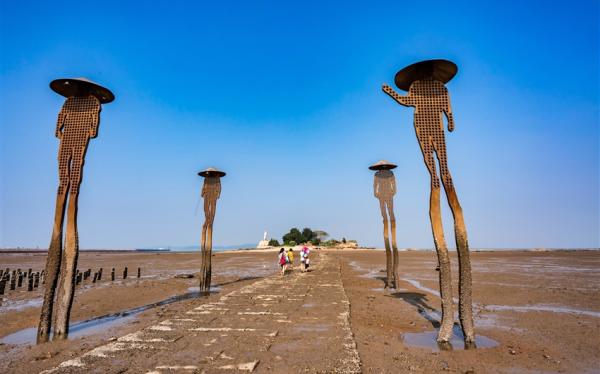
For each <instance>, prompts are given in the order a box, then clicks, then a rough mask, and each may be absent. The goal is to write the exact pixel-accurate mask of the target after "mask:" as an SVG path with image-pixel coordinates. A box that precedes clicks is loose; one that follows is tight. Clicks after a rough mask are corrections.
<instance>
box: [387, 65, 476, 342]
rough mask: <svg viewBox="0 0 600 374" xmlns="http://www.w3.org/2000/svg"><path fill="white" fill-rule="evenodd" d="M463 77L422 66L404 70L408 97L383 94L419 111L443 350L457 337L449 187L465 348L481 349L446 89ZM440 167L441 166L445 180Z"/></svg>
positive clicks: (402, 83) (450, 69)
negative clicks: (446, 213) (447, 220)
mask: <svg viewBox="0 0 600 374" xmlns="http://www.w3.org/2000/svg"><path fill="white" fill-rule="evenodd" d="M457 71H458V67H457V66H456V64H454V63H453V62H451V61H448V60H428V61H421V62H417V63H415V64H412V65H410V66H407V67H405V68H404V69H402V70H400V71H399V72H398V73H397V74H396V76H395V78H394V81H395V83H396V86H398V88H400V89H402V90H405V91H408V95H406V96H402V95H399V94H398V93H396V91H394V90H393V89H392V88H391V87H390V86H388V85H383V87H382V89H383V91H384V92H385V93H386V94H388V95H389V96H390V97H391V98H392V99H394V100H395V101H396V102H398V103H399V104H400V105H403V106H407V107H414V108H415V111H414V127H415V130H416V135H417V140H418V141H419V144H420V146H421V152H422V153H423V159H424V161H425V165H426V166H427V169H428V171H429V175H430V200H429V218H430V221H431V228H432V232H433V241H434V244H435V248H436V251H437V255H438V264H439V267H440V274H439V282H440V295H441V299H442V321H441V326H440V329H439V333H438V337H437V341H438V342H439V343H442V344H446V343H448V342H449V341H450V338H451V337H452V326H453V325H454V306H453V299H452V283H451V280H452V279H451V278H452V277H451V268H450V259H449V256H448V247H447V245H446V241H445V239H444V229H443V226H442V218H441V209H440V190H441V187H442V186H443V187H444V191H445V192H446V198H447V200H448V205H449V206H450V210H451V211H452V216H453V218H454V236H455V240H456V248H457V252H458V270H459V283H458V290H459V310H458V311H459V319H460V322H461V327H462V331H463V335H464V342H465V348H473V347H475V331H474V328H473V312H472V309H473V306H472V301H471V293H472V290H471V262H470V259H469V244H468V241H467V230H466V228H465V223H464V218H463V211H462V208H461V206H460V203H459V201H458V197H457V194H456V191H455V189H454V184H453V181H452V177H451V175H450V171H449V169H448V161H447V160H448V156H447V152H446V140H445V133H444V123H443V116H444V115H445V116H446V118H447V120H448V131H450V132H452V131H454V119H453V115H452V109H451V105H450V96H449V94H448V89H447V88H446V86H445V83H447V82H448V81H450V80H451V79H452V78H453V77H454V75H456V72H457ZM436 159H437V163H436ZM436 164H437V165H436ZM436 166H439V171H440V176H439V177H438V175H437V171H436ZM440 180H441V183H440ZM440 184H441V185H442V186H440Z"/></svg>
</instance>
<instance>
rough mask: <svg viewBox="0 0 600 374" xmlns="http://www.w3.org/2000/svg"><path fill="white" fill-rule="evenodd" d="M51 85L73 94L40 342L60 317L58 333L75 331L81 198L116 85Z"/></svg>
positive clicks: (63, 114)
mask: <svg viewBox="0 0 600 374" xmlns="http://www.w3.org/2000/svg"><path fill="white" fill-rule="evenodd" d="M50 88H51V89H52V90H54V91H55V92H57V93H58V94H60V95H62V96H64V97H66V98H67V99H66V100H65V103H64V104H63V107H62V109H61V110H60V113H58V120H57V122H56V132H55V135H56V137H57V138H58V139H60V146H59V149H58V173H59V185H58V192H57V195H56V209H55V213H54V228H53V230H52V238H51V240H50V248H49V249H48V257H47V260H46V270H45V274H46V288H45V290H44V302H43V305H42V311H41V315H40V322H39V326H38V333H37V342H38V343H44V342H47V341H48V340H49V335H50V330H51V327H52V322H53V321H54V322H55V325H54V336H53V339H66V338H67V335H68V333H69V316H70V313H71V306H72V305H73V295H74V292H75V269H76V268H77V255H78V252H79V237H78V235H77V199H78V197H79V186H80V184H81V178H82V174H83V164H84V159H85V154H86V151H87V146H88V143H89V140H90V138H95V137H96V135H97V134H98V125H99V123H100V111H101V110H102V107H101V104H106V103H110V102H111V101H113V100H114V98H115V97H114V95H113V94H112V92H110V90H108V89H107V88H104V87H102V86H100V85H98V84H96V83H94V82H92V81H90V80H87V79H85V78H73V79H57V80H54V81H52V82H51V83H50ZM67 199H68V208H67V209H66V213H67V233H66V235H65V239H64V241H65V243H64V254H63V253H62V252H63V251H62V248H63V223H64V217H65V205H66V204H67ZM59 273H60V284H58V296H57V297H56V314H55V316H54V318H53V315H52V311H53V307H54V296H55V293H56V286H57V283H59V281H58V276H59Z"/></svg>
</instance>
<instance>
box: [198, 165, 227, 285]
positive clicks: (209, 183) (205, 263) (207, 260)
mask: <svg viewBox="0 0 600 374" xmlns="http://www.w3.org/2000/svg"><path fill="white" fill-rule="evenodd" d="M198 175H200V176H202V177H204V185H203V186H202V194H201V196H202V198H203V199H204V217H205V219H204V224H203V225H202V240H201V255H202V264H201V265H200V292H209V291H210V281H211V272H212V268H211V256H212V231H213V223H214V221H215V214H216V210H217V200H218V199H219V197H221V177H224V176H225V173H224V172H222V171H220V170H217V169H215V168H208V169H206V170H204V171H201V172H199V173H198Z"/></svg>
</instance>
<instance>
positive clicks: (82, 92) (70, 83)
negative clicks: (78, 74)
mask: <svg viewBox="0 0 600 374" xmlns="http://www.w3.org/2000/svg"><path fill="white" fill-rule="evenodd" d="M50 88H51V89H52V91H54V92H56V93H57V94H59V95H62V96H64V97H71V96H87V95H94V96H96V97H97V98H98V100H100V103H102V104H107V103H110V102H111V101H113V100H114V99H115V95H113V93H112V92H111V91H110V90H109V89H108V88H106V87H102V86H101V85H99V84H98V83H96V82H92V81H91V80H89V79H87V78H60V79H55V80H53V81H52V82H50Z"/></svg>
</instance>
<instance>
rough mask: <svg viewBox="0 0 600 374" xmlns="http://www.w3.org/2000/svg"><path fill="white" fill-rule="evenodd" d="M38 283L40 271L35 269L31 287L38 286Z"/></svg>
mask: <svg viewBox="0 0 600 374" xmlns="http://www.w3.org/2000/svg"><path fill="white" fill-rule="evenodd" d="M39 285H40V272H39V271H36V272H35V279H34V282H33V287H34V288H38V286H39Z"/></svg>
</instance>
